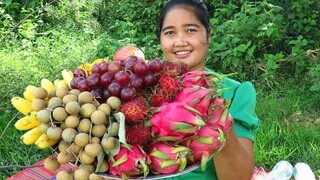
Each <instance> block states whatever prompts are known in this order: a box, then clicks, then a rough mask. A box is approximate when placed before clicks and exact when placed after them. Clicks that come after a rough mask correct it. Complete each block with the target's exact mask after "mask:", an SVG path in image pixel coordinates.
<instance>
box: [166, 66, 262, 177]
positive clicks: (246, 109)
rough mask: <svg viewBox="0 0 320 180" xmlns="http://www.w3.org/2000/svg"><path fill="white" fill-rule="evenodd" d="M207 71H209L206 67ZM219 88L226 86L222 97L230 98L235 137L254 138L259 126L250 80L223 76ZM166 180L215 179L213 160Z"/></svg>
mask: <svg viewBox="0 0 320 180" xmlns="http://www.w3.org/2000/svg"><path fill="white" fill-rule="evenodd" d="M207 71H211V70H209V69H207ZM221 88H228V90H226V91H224V92H223V94H222V97H223V98H225V99H228V100H231V104H230V106H229V112H230V114H231V115H232V117H233V119H234V129H235V133H236V135H237V137H241V138H247V139H250V140H252V141H253V140H254V136H253V134H254V131H255V130H257V128H258V126H259V119H258V118H257V116H256V113H255V106H256V91H255V89H254V87H253V85H252V83H250V82H243V83H240V82H238V81H235V80H233V79H230V78H225V79H224V81H223V85H222V87H221ZM166 179H168V180H179V179H181V180H209V179H210V180H216V179H218V178H217V175H216V172H215V168H214V163H213V160H210V161H209V162H208V163H207V168H206V170H205V171H202V170H201V168H198V169H196V170H194V171H192V172H189V173H186V174H183V175H180V176H175V177H172V178H166Z"/></svg>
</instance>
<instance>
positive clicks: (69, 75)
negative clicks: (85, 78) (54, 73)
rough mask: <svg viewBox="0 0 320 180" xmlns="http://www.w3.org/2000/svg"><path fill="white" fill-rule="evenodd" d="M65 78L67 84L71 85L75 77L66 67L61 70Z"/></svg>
mask: <svg viewBox="0 0 320 180" xmlns="http://www.w3.org/2000/svg"><path fill="white" fill-rule="evenodd" d="M61 74H62V77H63V80H64V81H65V82H66V83H67V85H68V86H69V87H70V82H71V80H72V79H73V72H72V71H70V70H69V69H64V70H62V72H61Z"/></svg>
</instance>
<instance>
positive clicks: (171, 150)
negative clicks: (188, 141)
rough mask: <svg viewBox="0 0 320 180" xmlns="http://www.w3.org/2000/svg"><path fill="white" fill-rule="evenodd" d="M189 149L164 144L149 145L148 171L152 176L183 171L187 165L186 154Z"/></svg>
mask: <svg viewBox="0 0 320 180" xmlns="http://www.w3.org/2000/svg"><path fill="white" fill-rule="evenodd" d="M189 153H190V149H189V148H187V147H184V146H178V145H170V144H168V143H166V142H155V143H153V144H151V147H150V151H149V153H148V154H149V157H150V159H151V164H150V170H151V171H152V172H153V173H154V174H159V173H162V174H167V173H173V172H178V171H183V170H184V169H185V167H186V165H187V158H186V156H187V154H189Z"/></svg>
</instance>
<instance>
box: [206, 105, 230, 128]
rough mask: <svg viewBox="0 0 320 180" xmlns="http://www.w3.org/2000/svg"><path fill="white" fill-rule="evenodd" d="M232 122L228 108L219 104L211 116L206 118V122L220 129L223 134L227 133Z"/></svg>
mask: <svg viewBox="0 0 320 180" xmlns="http://www.w3.org/2000/svg"><path fill="white" fill-rule="evenodd" d="M232 123H233V120H232V117H231V115H230V114H229V110H228V109H227V108H226V107H223V106H220V107H217V108H215V109H213V111H212V115H211V118H210V119H209V120H206V124H207V125H208V126H210V127H213V128H215V129H220V130H222V132H223V133H224V134H227V133H228V132H229V130H230V128H231V125H232Z"/></svg>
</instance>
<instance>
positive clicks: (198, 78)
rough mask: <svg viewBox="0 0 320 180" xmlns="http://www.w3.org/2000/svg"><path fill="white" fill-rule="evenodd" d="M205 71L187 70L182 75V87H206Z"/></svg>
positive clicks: (207, 79)
mask: <svg viewBox="0 0 320 180" xmlns="http://www.w3.org/2000/svg"><path fill="white" fill-rule="evenodd" d="M206 75H207V72H206V71H189V72H187V73H186V74H184V75H183V77H182V83H183V86H184V87H191V86H194V85H196V86H201V87H205V88H208V87H209V85H208V83H209V82H208V81H209V78H208V77H207V76H206Z"/></svg>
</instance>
